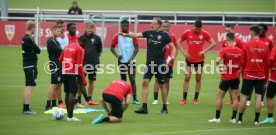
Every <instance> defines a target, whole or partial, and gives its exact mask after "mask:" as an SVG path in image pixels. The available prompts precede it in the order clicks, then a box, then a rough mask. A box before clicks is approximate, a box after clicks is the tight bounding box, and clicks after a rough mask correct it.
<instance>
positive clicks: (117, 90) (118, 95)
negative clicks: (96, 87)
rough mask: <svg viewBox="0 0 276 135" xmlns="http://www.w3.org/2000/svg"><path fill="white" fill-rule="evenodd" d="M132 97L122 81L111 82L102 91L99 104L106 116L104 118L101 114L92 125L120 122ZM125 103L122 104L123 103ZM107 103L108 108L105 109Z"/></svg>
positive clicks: (127, 85)
mask: <svg viewBox="0 0 276 135" xmlns="http://www.w3.org/2000/svg"><path fill="white" fill-rule="evenodd" d="M131 96H132V88H131V86H130V85H129V84H128V83H127V82H126V81H124V80H117V81H113V82H112V83H110V84H109V85H108V87H107V88H106V89H105V90H104V91H103V94H102V99H101V103H102V106H103V108H104V109H105V111H106V112H107V114H108V116H107V117H105V116H104V114H101V115H100V116H99V117H97V118H96V119H95V120H93V121H92V124H98V123H102V122H112V123H114V122H121V121H122V118H123V113H124V111H125V110H126V109H127V108H128V105H129V104H130V99H131ZM124 101H125V103H124V104H123V102H124ZM106 103H109V105H110V108H108V107H107V104H106Z"/></svg>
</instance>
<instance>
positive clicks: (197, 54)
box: [177, 20, 216, 105]
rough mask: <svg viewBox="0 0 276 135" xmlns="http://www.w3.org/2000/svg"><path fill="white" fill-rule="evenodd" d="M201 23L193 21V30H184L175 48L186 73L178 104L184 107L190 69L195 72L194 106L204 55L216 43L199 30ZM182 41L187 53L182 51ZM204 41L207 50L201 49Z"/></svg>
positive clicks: (196, 100)
mask: <svg viewBox="0 0 276 135" xmlns="http://www.w3.org/2000/svg"><path fill="white" fill-rule="evenodd" d="M201 27H202V22H201V21H198V20H197V21H195V25H194V28H193V29H188V30H186V31H185V32H184V33H183V34H182V35H181V38H180V39H179V40H178V41H177V46H178V48H179V49H180V51H181V52H182V53H183V55H184V57H185V58H186V71H185V80H184V84H183V99H182V100H181V102H180V104H182V105H184V104H186V103H187V100H186V99H187V93H188V89H189V82H190V79H191V74H192V68H193V67H194V69H195V71H196V77H195V78H196V86H195V97H194V104H195V105H197V104H198V95H199V91H200V88H201V76H202V69H203V64H204V53H205V52H207V51H209V50H211V49H212V48H213V47H215V45H216V43H215V40H214V39H213V38H211V36H210V35H209V33H208V32H206V31H205V30H202V29H201ZM183 41H186V42H187V51H184V49H182V47H181V44H182V42H183ZM205 41H208V42H209V43H210V45H209V46H208V47H207V48H205V49H204V48H203V46H204V44H205Z"/></svg>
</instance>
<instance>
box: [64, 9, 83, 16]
mask: <svg viewBox="0 0 276 135" xmlns="http://www.w3.org/2000/svg"><path fill="white" fill-rule="evenodd" d="M67 14H69V15H82V10H81V8H79V7H76V8H73V7H71V8H69V10H68V13H67Z"/></svg>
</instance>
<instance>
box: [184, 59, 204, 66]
mask: <svg viewBox="0 0 276 135" xmlns="http://www.w3.org/2000/svg"><path fill="white" fill-rule="evenodd" d="M186 66H187V67H201V68H203V66H204V61H202V62H189V61H188V60H186Z"/></svg>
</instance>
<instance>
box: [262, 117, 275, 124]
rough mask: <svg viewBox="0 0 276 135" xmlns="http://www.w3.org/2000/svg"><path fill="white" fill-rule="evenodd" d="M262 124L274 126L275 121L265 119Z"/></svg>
mask: <svg viewBox="0 0 276 135" xmlns="http://www.w3.org/2000/svg"><path fill="white" fill-rule="evenodd" d="M260 123H261V124H272V123H274V119H273V118H268V117H267V118H265V119H264V120H263V121H262V122H260Z"/></svg>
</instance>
